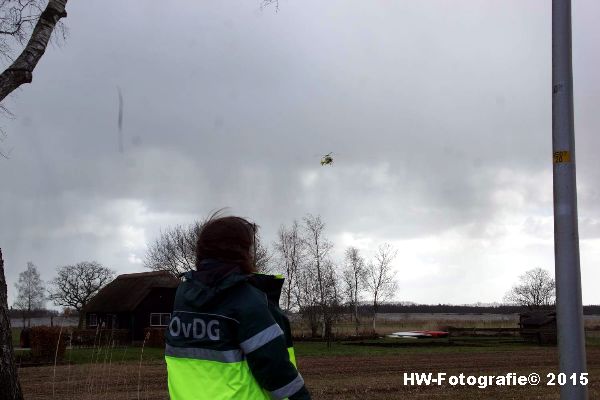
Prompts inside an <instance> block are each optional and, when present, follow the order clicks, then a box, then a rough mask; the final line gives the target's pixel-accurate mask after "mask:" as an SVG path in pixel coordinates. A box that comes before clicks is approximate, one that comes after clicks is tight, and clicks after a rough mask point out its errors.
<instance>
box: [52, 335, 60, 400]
mask: <svg viewBox="0 0 600 400" xmlns="http://www.w3.org/2000/svg"><path fill="white" fill-rule="evenodd" d="M62 330H63V327H62V325H61V326H60V330H59V331H58V342H57V343H56V351H55V353H54V371H53V373H52V398H54V394H55V391H54V387H55V382H56V360H57V359H58V348H59V347H60V339H61V336H62Z"/></svg>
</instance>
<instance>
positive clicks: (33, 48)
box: [0, 0, 67, 101]
mask: <svg viewBox="0 0 600 400" xmlns="http://www.w3.org/2000/svg"><path fill="white" fill-rule="evenodd" d="M66 5H67V0H50V1H49V2H48V5H47V6H46V9H45V10H44V11H43V12H42V14H41V15H40V18H39V20H38V21H37V23H36V25H35V28H33V32H32V34H31V38H30V39H29V42H27V46H25V49H24V50H23V51H22V52H21V54H20V55H19V57H17V59H16V60H15V61H14V62H13V63H12V64H11V66H10V67H8V68H7V69H6V70H5V71H4V72H3V73H2V74H1V75H0V101H2V100H4V99H5V98H6V96H8V95H9V94H10V93H12V92H13V91H14V90H15V89H17V88H18V87H19V86H21V85H22V84H24V83H30V82H31V80H32V79H33V70H34V69H35V67H36V66H37V64H38V62H39V61H40V59H41V58H42V56H43V55H44V52H45V51H46V47H47V46H48V42H49V41H50V37H51V36H52V32H53V31H54V28H55V27H56V24H57V23H58V21H59V20H60V19H61V18H65V17H66V16H67V12H66V11H65V7H66Z"/></svg>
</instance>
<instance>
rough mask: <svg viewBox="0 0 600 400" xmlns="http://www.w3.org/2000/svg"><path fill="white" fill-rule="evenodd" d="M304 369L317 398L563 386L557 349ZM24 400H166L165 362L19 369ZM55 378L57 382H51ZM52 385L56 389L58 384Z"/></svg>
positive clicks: (336, 362)
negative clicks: (503, 381) (413, 381)
mask: <svg viewBox="0 0 600 400" xmlns="http://www.w3.org/2000/svg"><path fill="white" fill-rule="evenodd" d="M587 356H588V372H589V376H590V383H589V385H588V388H589V394H590V397H589V398H590V400H593V399H600V348H599V347H595V346H594V347H592V348H588V353H587ZM299 364H300V365H299V367H300V370H301V372H302V375H303V376H304V378H305V381H306V383H307V386H308V388H309V390H310V391H311V392H312V394H313V398H314V399H340V400H341V399H349V400H352V399H360V400H384V399H491V398H493V399H558V398H559V389H558V386H546V385H545V382H546V374H547V373H549V372H557V370H558V366H557V365H558V359H557V355H556V348H542V347H529V348H524V349H519V350H516V349H515V350H510V351H507V350H502V351H494V350H487V349H486V350H485V351H479V352H476V353H472V352H461V351H452V352H443V353H440V352H431V353H410V352H407V353H406V354H398V353H396V354H394V355H386V354H384V355H376V356H373V355H372V356H364V355H356V356H352V355H349V356H304V357H302V358H300V359H299ZM404 372H434V373H437V372H447V373H449V374H459V373H461V372H462V373H465V374H472V375H476V376H479V375H482V374H490V375H500V374H504V375H505V374H506V373H508V372H516V373H521V374H525V375H528V374H530V373H532V372H537V373H539V374H540V375H541V376H542V382H543V383H544V384H541V385H539V386H537V387H532V386H523V387H514V386H513V387H488V388H486V389H478V388H475V387H460V386H456V387H451V386H450V385H448V384H445V385H444V386H440V387H438V386H405V385H404V384H403V374H404ZM19 373H20V377H21V382H22V385H23V389H24V392H25V398H26V399H28V400H33V399H49V398H59V399H61V400H67V399H95V400H96V399H111V400H118V399H167V398H168V394H167V388H166V371H165V366H164V363H163V362H157V361H154V362H143V363H142V366H141V369H140V368H139V365H138V364H137V363H131V362H130V363H125V364H112V365H110V364H105V363H102V364H85V365H71V366H59V367H57V368H56V371H54V368H53V367H36V368H23V369H21V370H20V372H19ZM54 374H56V376H55V377H54ZM53 382H55V383H54V384H53Z"/></svg>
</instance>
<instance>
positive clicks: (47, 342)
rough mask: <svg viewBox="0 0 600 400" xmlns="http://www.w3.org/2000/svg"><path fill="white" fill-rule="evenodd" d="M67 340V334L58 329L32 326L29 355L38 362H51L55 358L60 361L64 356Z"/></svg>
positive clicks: (55, 327)
mask: <svg viewBox="0 0 600 400" xmlns="http://www.w3.org/2000/svg"><path fill="white" fill-rule="evenodd" d="M59 337H60V342H59ZM67 340H68V333H67V332H66V331H65V330H62V331H61V328H60V327H57V326H34V327H33V328H31V331H30V341H31V355H32V356H33V357H34V358H36V359H38V360H40V361H53V360H54V358H55V357H56V358H57V359H59V360H61V359H62V358H63V357H64V355H65V350H66V348H67ZM57 346H58V352H57Z"/></svg>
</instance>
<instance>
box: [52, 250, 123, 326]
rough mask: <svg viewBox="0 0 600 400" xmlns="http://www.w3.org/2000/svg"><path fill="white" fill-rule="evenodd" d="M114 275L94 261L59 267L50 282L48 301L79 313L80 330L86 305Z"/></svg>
mask: <svg viewBox="0 0 600 400" xmlns="http://www.w3.org/2000/svg"><path fill="white" fill-rule="evenodd" d="M114 275H115V273H114V271H112V270H110V269H108V268H105V267H103V266H102V265H100V264H98V263H97V262H94V261H92V262H80V263H78V264H76V265H66V266H63V267H59V268H57V273H56V277H55V278H54V279H53V280H52V289H51V290H50V296H49V297H50V300H53V301H54V304H56V305H57V306H63V307H72V308H74V309H76V310H77V311H78V312H79V325H78V327H79V328H80V329H81V328H82V327H83V318H84V316H85V315H84V311H85V310H84V309H85V306H86V304H87V303H88V302H89V301H90V300H91V299H92V297H94V296H95V295H96V293H98V291H99V290H100V289H102V288H103V287H104V286H105V285H106V284H107V283H109V282H110V281H111V280H112V279H113V277H114Z"/></svg>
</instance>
